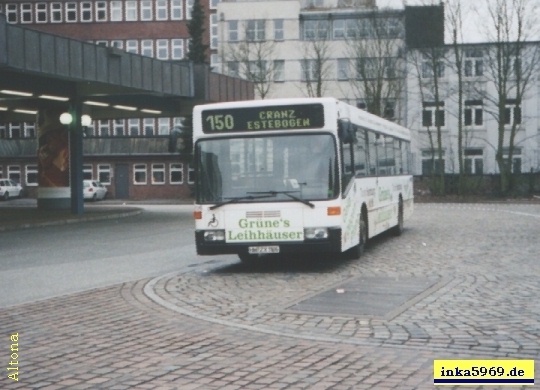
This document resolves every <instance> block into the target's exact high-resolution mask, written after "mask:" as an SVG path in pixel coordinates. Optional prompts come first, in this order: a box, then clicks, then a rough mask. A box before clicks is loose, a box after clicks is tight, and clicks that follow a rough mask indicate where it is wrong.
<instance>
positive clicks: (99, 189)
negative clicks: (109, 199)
mask: <svg viewBox="0 0 540 390" xmlns="http://www.w3.org/2000/svg"><path fill="white" fill-rule="evenodd" d="M106 195H107V187H105V186H104V185H103V184H101V183H100V182H99V181H97V180H84V181H83V197H84V199H88V200H99V199H105V196H106Z"/></svg>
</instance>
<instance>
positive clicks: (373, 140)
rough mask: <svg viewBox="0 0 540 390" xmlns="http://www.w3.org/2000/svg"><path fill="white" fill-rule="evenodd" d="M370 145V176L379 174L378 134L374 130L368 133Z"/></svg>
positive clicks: (368, 143)
mask: <svg viewBox="0 0 540 390" xmlns="http://www.w3.org/2000/svg"><path fill="white" fill-rule="evenodd" d="M367 136H368V142H367V145H368V146H369V148H368V150H367V152H368V161H369V176H377V174H378V170H377V135H376V134H375V133H372V132H368V133H367Z"/></svg>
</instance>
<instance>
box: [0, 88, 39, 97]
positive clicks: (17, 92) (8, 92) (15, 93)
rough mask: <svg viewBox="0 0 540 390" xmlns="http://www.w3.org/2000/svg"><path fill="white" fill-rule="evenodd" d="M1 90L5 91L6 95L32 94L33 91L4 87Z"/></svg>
mask: <svg viewBox="0 0 540 390" xmlns="http://www.w3.org/2000/svg"><path fill="white" fill-rule="evenodd" d="M0 92H2V93H5V94H6V95H15V96H32V93H31V92H23V91H14V90H12V89H2V90H0Z"/></svg>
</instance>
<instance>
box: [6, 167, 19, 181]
mask: <svg viewBox="0 0 540 390" xmlns="http://www.w3.org/2000/svg"><path fill="white" fill-rule="evenodd" d="M7 178H8V179H11V180H14V181H16V182H17V183H20V182H21V167H20V166H18V165H8V169H7Z"/></svg>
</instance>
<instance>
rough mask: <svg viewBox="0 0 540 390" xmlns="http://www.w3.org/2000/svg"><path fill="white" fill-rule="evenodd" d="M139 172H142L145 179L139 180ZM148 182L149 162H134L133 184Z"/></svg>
mask: <svg viewBox="0 0 540 390" xmlns="http://www.w3.org/2000/svg"><path fill="white" fill-rule="evenodd" d="M137 174H142V175H143V177H144V181H143V180H137V177H138V176H137ZM147 184H148V166H147V164H143V163H137V164H133V185H136V186H144V185H147Z"/></svg>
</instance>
